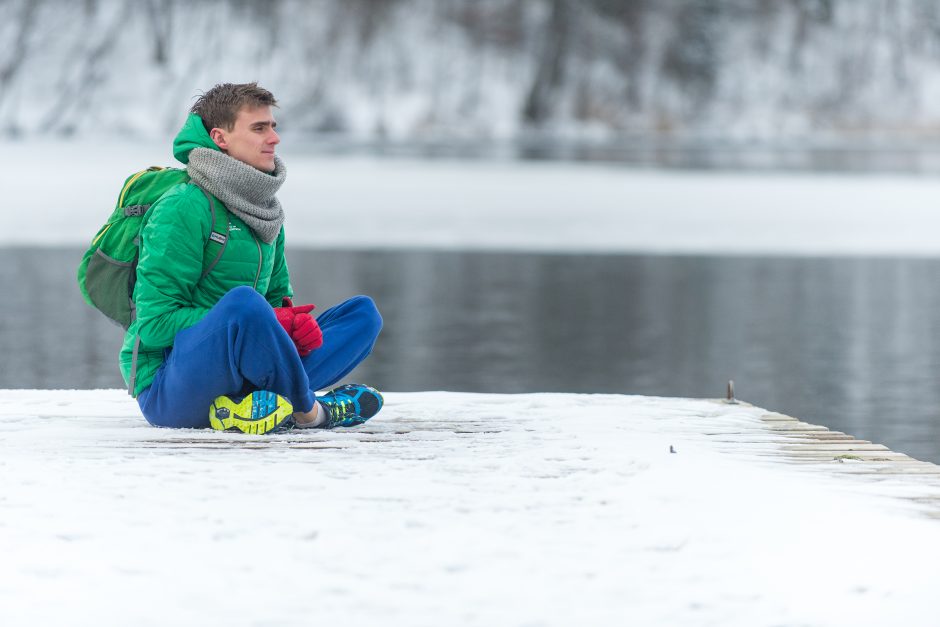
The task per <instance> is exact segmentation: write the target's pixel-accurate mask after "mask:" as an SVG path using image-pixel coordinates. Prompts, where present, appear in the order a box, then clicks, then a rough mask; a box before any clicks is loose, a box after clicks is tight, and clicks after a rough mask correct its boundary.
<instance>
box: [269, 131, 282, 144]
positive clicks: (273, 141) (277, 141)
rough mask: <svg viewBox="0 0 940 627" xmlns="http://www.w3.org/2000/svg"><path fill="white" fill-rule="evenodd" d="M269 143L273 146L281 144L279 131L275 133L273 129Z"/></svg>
mask: <svg viewBox="0 0 940 627" xmlns="http://www.w3.org/2000/svg"><path fill="white" fill-rule="evenodd" d="M268 143H269V144H271V145H272V146H273V145H276V144H280V143H281V136H280V135H278V134H277V131H275V130H274V129H273V128H272V129H271V135H270V136H268Z"/></svg>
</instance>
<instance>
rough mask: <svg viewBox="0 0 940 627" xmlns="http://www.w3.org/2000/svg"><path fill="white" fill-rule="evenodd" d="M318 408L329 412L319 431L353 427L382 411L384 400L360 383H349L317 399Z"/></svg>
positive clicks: (373, 389)
mask: <svg viewBox="0 0 940 627" xmlns="http://www.w3.org/2000/svg"><path fill="white" fill-rule="evenodd" d="M317 402H319V403H320V406H321V407H323V408H324V409H326V410H327V412H329V416H327V419H326V421H325V422H324V423H322V424H320V425H318V426H319V428H321V429H332V428H334V427H355V426H356V425H361V424H362V423H364V422H365V421H366V420H368V419H369V418H371V417H372V416H374V415H376V414H377V413H379V410H380V409H382V403H383V402H384V399H383V398H382V395H381V394H380V393H379V391H378V390H376V389H375V388H370V387H369V386H367V385H362V384H361V383H350V384H347V385H341V386H339V387H338V388H333V389H332V390H330V391H329V392H327V393H326V394H324V395H323V396H318V397H317Z"/></svg>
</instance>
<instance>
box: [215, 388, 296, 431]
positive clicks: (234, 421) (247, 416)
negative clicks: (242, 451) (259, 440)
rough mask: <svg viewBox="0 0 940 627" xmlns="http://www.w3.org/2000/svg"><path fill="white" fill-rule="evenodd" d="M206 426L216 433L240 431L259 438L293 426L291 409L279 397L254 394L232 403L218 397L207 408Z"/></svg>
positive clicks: (292, 411) (267, 394)
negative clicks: (207, 424) (207, 418)
mask: <svg viewBox="0 0 940 627" xmlns="http://www.w3.org/2000/svg"><path fill="white" fill-rule="evenodd" d="M209 426H211V427H212V428H213V429H216V430H217V431H241V432H242V433H251V434H256V435H261V434H262V433H279V432H282V431H287V430H289V429H291V428H292V427H293V426H294V408H293V407H292V406H291V404H290V401H288V400H287V399H286V398H284V397H283V396H278V395H277V394H275V393H274V392H266V391H264V390H258V391H256V392H252V393H251V394H249V395H248V396H246V397H245V398H243V399H241V400H238V401H236V400H235V399H233V398H231V397H230V396H220V397H219V398H217V399H215V400H214V401H212V406H211V407H210V408H209Z"/></svg>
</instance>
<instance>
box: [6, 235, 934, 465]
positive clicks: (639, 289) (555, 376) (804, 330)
mask: <svg viewBox="0 0 940 627" xmlns="http://www.w3.org/2000/svg"><path fill="white" fill-rule="evenodd" d="M82 252H83V251H82V250H81V249H76V248H68V249H65V248H54V249H38V248H5V249H0V277H2V284H3V286H4V288H5V289H4V290H3V291H4V298H3V299H2V300H0V355H2V357H0V388H101V387H104V388H115V387H118V388H119V387H123V381H122V380H121V377H120V374H119V372H118V369H117V353H118V351H119V348H120V344H121V336H122V332H121V330H120V329H119V328H118V327H116V326H114V325H112V324H111V323H109V322H108V321H106V320H105V319H104V317H103V316H101V315H100V314H98V313H97V312H96V311H94V310H93V309H91V308H90V307H88V306H87V305H85V303H84V302H83V301H82V299H81V296H80V294H79V292H78V287H77V285H76V283H75V278H74V276H75V268H76V266H77V263H78V260H79V259H80V257H81V254H82ZM288 262H289V264H290V267H291V273H292V277H293V283H294V289H295V292H296V293H297V295H298V298H297V300H298V301H299V302H314V303H316V304H317V305H318V307H319V309H320V310H323V309H326V308H327V307H329V306H331V305H333V304H335V303H337V302H340V301H341V300H344V299H346V298H348V297H350V296H353V295H355V294H369V295H371V296H372V297H373V298H374V299H375V300H376V302H377V304H378V306H379V308H380V310H381V311H382V314H383V316H384V318H385V329H384V330H383V332H382V335H381V337H380V338H379V341H378V344H377V346H376V350H375V353H374V354H373V356H372V357H371V358H370V359H369V360H368V361H367V362H366V363H365V364H363V365H362V366H361V367H360V369H359V370H358V371H357V372H355V373H354V378H355V379H358V380H362V381H365V382H368V383H370V384H373V385H376V386H377V387H379V388H380V389H384V390H389V391H417V390H452V391H474V392H540V391H544V392H614V393H624V394H644V395H660V396H688V397H711V398H718V397H723V396H724V394H725V389H726V385H727V381H728V380H729V379H734V381H735V388H736V392H737V396H738V398H741V399H743V400H746V401H749V402H751V403H754V404H756V405H760V406H763V407H766V408H768V409H772V410H776V411H780V412H783V413H787V414H791V415H793V416H797V417H799V418H801V419H803V420H806V421H809V422H813V423H818V424H823V425H826V426H828V427H830V428H833V429H837V430H840V431H845V432H848V433H851V434H852V435H855V436H856V437H859V438H863V439H869V440H873V441H876V442H881V443H884V444H886V445H888V446H890V447H891V448H893V449H895V450H898V451H903V452H905V453H908V454H911V455H913V456H915V457H918V458H920V459H925V460H930V461H934V462H940V290H938V286H940V259H864V258H838V259H811V258H750V257H691V256H690V257H682V256H679V257H669V256H631V255H561V254H529V253H505V254H502V253H479V252H474V253H461V252H430V251H415V252H401V251H369V252H354V251H321V250H317V251H312V250H294V251H292V252H291V253H290V254H289V255H288ZM624 419H625V420H629V416H625V417H624Z"/></svg>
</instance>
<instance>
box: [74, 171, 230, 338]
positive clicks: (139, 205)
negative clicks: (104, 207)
mask: <svg viewBox="0 0 940 627" xmlns="http://www.w3.org/2000/svg"><path fill="white" fill-rule="evenodd" d="M188 182H189V175H188V174H187V173H186V170H181V169H177V168H161V167H159V166H153V167H150V168H147V169H146V170H143V171H142V172H138V173H137V174H134V175H132V176H130V177H128V178H127V180H126V181H125V182H124V187H123V188H121V194H120V196H118V202H117V206H116V207H115V208H114V211H113V212H112V213H111V217H110V218H108V221H107V222H105V224H104V226H102V227H101V229H99V230H98V233H97V234H96V235H95V238H94V239H93V240H92V241H91V246H89V247H88V250H87V251H85V255H84V256H83V257H82V262H81V263H80V264H79V266H78V287H79V289H81V291H82V296H83V297H84V298H85V302H87V303H88V304H89V305H91V306H92V307H94V308H95V309H97V310H98V311H100V312H101V313H103V314H104V315H105V316H107V317H108V318H109V319H110V320H113V321H114V322H116V323H117V324H118V325H120V326H121V327H123V328H124V329H127V328H128V327H129V326H130V324H131V322H133V320H134V314H135V312H134V299H133V297H134V285H135V284H136V283H137V259H138V257H139V256H140V227H141V224H142V223H143V220H144V214H145V213H147V210H148V209H150V206H151V205H152V204H153V203H155V202H156V201H157V200H158V199H159V198H160V197H161V196H162V195H163V194H164V193H165V192H166V191H167V190H169V189H170V188H171V187H174V186H176V185H179V184H180V183H188ZM202 192H203V193H204V194H205V195H206V198H208V199H209V211H210V212H211V213H212V228H211V230H210V231H209V238H208V239H207V240H206V246H205V252H204V253H203V257H202V260H203V261H202V267H203V272H202V276H201V277H200V280H202V279H203V278H205V277H206V275H208V274H209V272H211V271H212V268H214V267H215V264H216V263H218V261H219V259H220V258H221V257H222V252H223V251H224V250H225V244H226V243H227V241H228V214H227V213H226V212H225V211H223V212H222V218H223V220H224V224H222V225H220V226H221V227H222V228H221V229H217V228H216V226H217V225H216V212H215V203H214V202H213V198H212V195H211V194H209V193H208V192H206V191H205V190H202Z"/></svg>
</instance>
